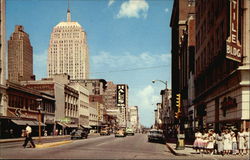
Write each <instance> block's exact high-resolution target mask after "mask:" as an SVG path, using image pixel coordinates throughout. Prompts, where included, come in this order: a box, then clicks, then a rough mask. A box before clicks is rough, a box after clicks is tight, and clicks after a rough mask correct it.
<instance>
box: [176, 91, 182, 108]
mask: <svg viewBox="0 0 250 160" xmlns="http://www.w3.org/2000/svg"><path fill="white" fill-rule="evenodd" d="M176 107H177V109H178V111H177V112H180V111H181V94H180V93H178V94H176Z"/></svg>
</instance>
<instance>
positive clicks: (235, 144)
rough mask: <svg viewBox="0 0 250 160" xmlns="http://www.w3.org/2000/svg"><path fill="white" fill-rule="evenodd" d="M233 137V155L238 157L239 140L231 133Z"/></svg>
mask: <svg viewBox="0 0 250 160" xmlns="http://www.w3.org/2000/svg"><path fill="white" fill-rule="evenodd" d="M231 136H232V154H233V155H236V154H237V139H236V136H235V133H234V132H233V133H231Z"/></svg>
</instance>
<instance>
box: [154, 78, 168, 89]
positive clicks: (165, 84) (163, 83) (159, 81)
mask: <svg viewBox="0 0 250 160" xmlns="http://www.w3.org/2000/svg"><path fill="white" fill-rule="evenodd" d="M157 81H158V82H161V83H163V84H165V85H166V89H167V88H168V83H167V81H166V82H164V81H163V80H152V83H155V82H157Z"/></svg>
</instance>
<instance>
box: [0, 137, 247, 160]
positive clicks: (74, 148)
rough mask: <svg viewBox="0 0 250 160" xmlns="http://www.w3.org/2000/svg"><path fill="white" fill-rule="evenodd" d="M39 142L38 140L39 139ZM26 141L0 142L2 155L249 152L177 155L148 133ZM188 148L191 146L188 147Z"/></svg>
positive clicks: (144, 156) (132, 155) (89, 156)
mask: <svg viewBox="0 0 250 160" xmlns="http://www.w3.org/2000/svg"><path fill="white" fill-rule="evenodd" d="M68 140H70V138H69V137H66V138H65V137H64V138H56V139H46V140H42V143H49V142H58V141H68ZM35 143H36V144H37V143H38V141H37V140H35ZM22 144H23V142H9V143H0V158H1V159H50V158H52V159H247V156H243V157H241V156H233V155H230V156H220V155H201V154H189V155H188V154H183V155H181V154H178V155H175V154H173V153H171V151H170V150H169V149H168V147H166V145H165V144H161V143H154V142H148V141H147V135H146V134H136V135H135V136H127V137H117V138H116V137H114V135H110V136H99V135H90V136H89V138H88V139H79V140H72V141H71V143H67V144H63V145H58V146H54V147H49V148H46V147H45V148H23V147H22ZM185 150H186V152H188V151H187V149H185Z"/></svg>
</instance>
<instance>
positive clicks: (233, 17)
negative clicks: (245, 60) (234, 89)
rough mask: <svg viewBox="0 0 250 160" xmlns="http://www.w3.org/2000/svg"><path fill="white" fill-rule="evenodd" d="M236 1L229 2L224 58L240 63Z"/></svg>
mask: <svg viewBox="0 0 250 160" xmlns="http://www.w3.org/2000/svg"><path fill="white" fill-rule="evenodd" d="M238 4H239V1H238V0H231V1H230V35H229V37H228V39H227V42H226V45H227V46H226V47H227V48H226V58H228V59H231V60H234V61H237V62H241V59H242V51H241V45H240V42H239V39H238V13H239V12H238V8H239V7H238Z"/></svg>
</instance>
